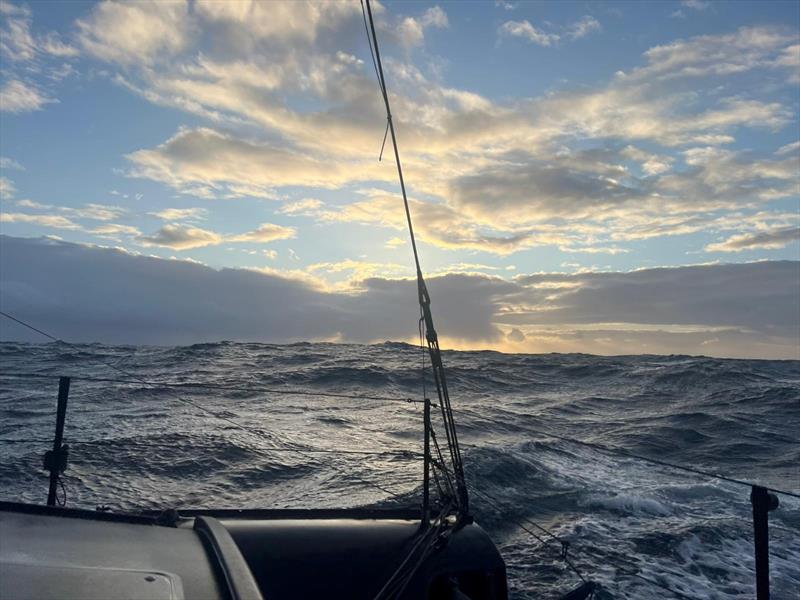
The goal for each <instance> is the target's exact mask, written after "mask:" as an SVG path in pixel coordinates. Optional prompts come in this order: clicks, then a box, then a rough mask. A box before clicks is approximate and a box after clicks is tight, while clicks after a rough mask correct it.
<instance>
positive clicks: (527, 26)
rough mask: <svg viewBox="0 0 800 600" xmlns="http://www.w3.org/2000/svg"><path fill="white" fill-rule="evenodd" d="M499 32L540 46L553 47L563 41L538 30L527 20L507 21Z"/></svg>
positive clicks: (556, 36)
mask: <svg viewBox="0 0 800 600" xmlns="http://www.w3.org/2000/svg"><path fill="white" fill-rule="evenodd" d="M499 31H500V34H501V35H510V36H513V37H521V38H524V39H526V40H528V41H529V42H531V43H533V44H537V45H539V46H552V45H554V44H555V43H556V42H558V40H559V39H561V38H560V37H559V36H558V35H557V34H555V33H545V32H544V31H541V30H539V29H536V27H534V26H533V25H531V23H530V21H528V20H527V19H524V20H522V21H506V22H505V23H503V24H502V25H501V26H500V30H499Z"/></svg>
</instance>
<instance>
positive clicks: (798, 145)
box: [775, 142, 800, 155]
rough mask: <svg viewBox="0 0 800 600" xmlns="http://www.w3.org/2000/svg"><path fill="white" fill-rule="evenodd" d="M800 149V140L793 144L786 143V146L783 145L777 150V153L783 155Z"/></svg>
mask: <svg viewBox="0 0 800 600" xmlns="http://www.w3.org/2000/svg"><path fill="white" fill-rule="evenodd" d="M798 151H800V142H792V143H791V144H786V145H785V146H781V147H780V148H778V149H777V150H776V151H775V154H778V155H783V154H792V153H793V152H798Z"/></svg>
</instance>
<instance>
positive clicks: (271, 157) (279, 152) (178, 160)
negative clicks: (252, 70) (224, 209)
mask: <svg viewBox="0 0 800 600" xmlns="http://www.w3.org/2000/svg"><path fill="white" fill-rule="evenodd" d="M127 158H128V159H129V160H130V161H131V163H132V164H133V165H134V166H133V168H132V169H131V172H130V175H131V176H133V177H143V178H147V179H152V180H155V181H160V182H162V183H165V184H167V185H169V186H171V187H173V188H175V189H177V190H179V191H181V192H182V193H185V194H188V195H200V196H208V197H223V196H226V195H227V196H230V195H242V186H248V187H247V188H246V189H248V190H250V191H252V190H253V189H255V190H261V191H262V192H263V191H264V190H265V189H271V188H274V187H277V186H285V185H306V186H311V187H323V188H331V187H338V186H340V185H342V184H344V183H346V182H349V181H351V180H352V179H353V178H354V177H358V175H356V173H357V171H351V170H348V169H345V168H344V165H343V164H342V163H336V162H333V163H331V162H326V161H324V160H320V159H317V158H316V157H314V156H313V155H310V154H305V153H302V152H298V151H293V150H291V149H288V148H286V146H285V145H284V146H278V145H272V144H261V143H256V142H250V141H246V140H242V139H238V138H235V137H233V136H231V135H227V134H224V133H221V132H218V131H215V130H212V129H208V128H202V129H183V130H181V131H179V132H178V133H177V134H176V135H175V136H174V137H172V138H170V139H169V140H167V141H166V142H165V143H163V144H161V145H160V146H158V147H157V148H154V149H151V150H137V151H136V152H133V153H131V154H129V155H128V156H127ZM374 170H375V168H374V167H373V168H372V169H367V170H365V172H363V173H362V175H361V177H363V178H365V179H367V178H369V176H370V172H374ZM245 195H247V194H245Z"/></svg>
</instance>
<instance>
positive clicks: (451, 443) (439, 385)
mask: <svg viewBox="0 0 800 600" xmlns="http://www.w3.org/2000/svg"><path fill="white" fill-rule="evenodd" d="M364 6H365V1H364V0H361V11H362V16H364V21H365V25H366V21H367V18H368V19H369V27H367V28H366V32H367V38H368V39H369V37H370V33H371V34H372V43H371V46H370V48H371V49H374V51H375V64H376V65H377V68H378V85H379V87H380V91H381V95H382V96H383V103H384V106H385V107H386V120H387V123H388V131H389V132H390V133H391V134H392V148H393V150H394V158H395V164H396V166H397V176H398V179H399V180H400V191H401V192H402V196H403V208H404V209H405V215H406V222H407V224H408V234H409V238H410V239H411V248H412V250H413V254H414V266H415V267H416V273H417V293H418V296H419V305H420V308H421V309H422V313H423V317H424V320H425V337H426V338H427V342H428V352H429V354H430V359H431V371H432V373H433V379H434V383H435V384H436V392H437V395H438V397H439V409H440V411H441V413H442V422H443V424H444V430H445V435H446V436H447V446H448V449H449V451H450V461H451V464H452V467H453V476H454V478H455V483H456V491H457V495H456V498H457V501H458V502H457V508H458V512H459V513H460V514H467V513H468V511H469V494H468V492H467V486H466V481H465V479H464V465H463V462H462V460H461V450H460V449H459V447H458V435H457V432H456V426H455V420H454V418H453V410H452V407H451V405H450V394H449V391H448V389H447V379H446V377H445V372H444V365H443V364H442V356H441V350H440V348H439V340H438V336H437V334H436V329H435V328H434V326H433V316H432V314H431V310H430V305H431V299H430V294H429V293H428V288H427V286H426V284H425V278H424V277H423V275H422V267H421V266H420V262H419V252H418V251H417V241H416V237H415V236H414V225H413V223H412V220H411V209H410V208H409V202H408V194H407V193H406V184H405V179H404V178H403V166H402V163H401V161H400V150H399V149H398V145H397V134H396V132H395V128H394V123H393V121H392V109H391V105H390V102H389V94H388V92H387V89H386V77H385V76H384V72H383V65H382V63H381V52H380V47H379V45H378V35H377V31H376V28H375V22H374V19H373V17H372V8H371V5H370V1H369V0H366V11H365V10H364Z"/></svg>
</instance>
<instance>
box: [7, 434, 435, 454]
mask: <svg viewBox="0 0 800 600" xmlns="http://www.w3.org/2000/svg"><path fill="white" fill-rule="evenodd" d="M52 441H53V440H48V439H45V438H24V439H22V438H15V439H12V438H2V437H0V444H49V443H52ZM130 442H133V443H138V444H146V445H148V446H161V447H165V448H174V444H170V443H167V442H159V441H155V440H135V439H133V438H100V439H97V440H73V439H69V443H70V444H73V445H74V444H78V445H82V446H99V445H103V444H109V445H110V444H125V443H130ZM258 450H259V451H261V452H265V453H267V452H277V453H282V452H283V453H292V452H295V453H301V452H302V453H308V454H355V455H364V456H394V457H398V458H409V459H412V458H413V459H418V458H419V457H421V456H422V453H421V452H417V451H415V450H339V449H333V448H259V449H258Z"/></svg>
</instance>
